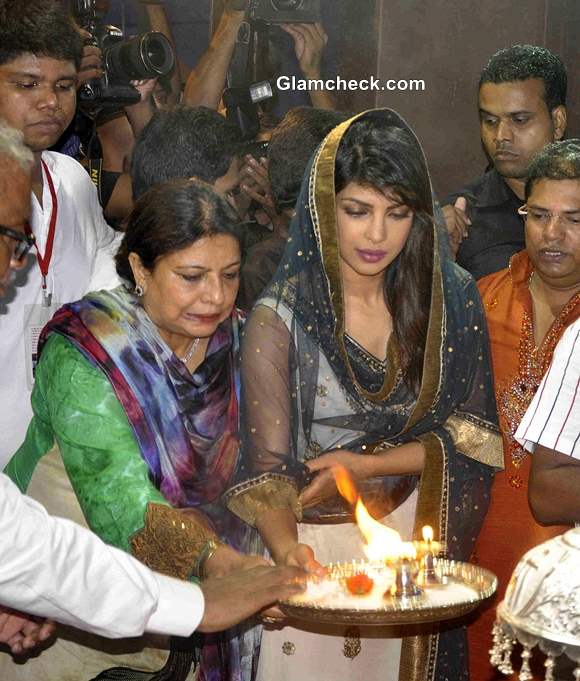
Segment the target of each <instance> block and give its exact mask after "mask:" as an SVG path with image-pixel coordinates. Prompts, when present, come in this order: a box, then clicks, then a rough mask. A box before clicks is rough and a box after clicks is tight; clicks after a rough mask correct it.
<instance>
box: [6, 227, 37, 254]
mask: <svg viewBox="0 0 580 681" xmlns="http://www.w3.org/2000/svg"><path fill="white" fill-rule="evenodd" d="M0 234H3V235H4V236H7V237H8V238H9V239H14V241H16V246H15V247H14V253H13V254H12V258H13V259H14V260H23V259H24V258H25V257H26V255H28V252H29V251H30V249H31V248H32V247H33V246H34V243H35V240H34V236H33V235H32V234H25V233H24V232H17V231H16V230H15V229H10V227H4V225H0Z"/></svg>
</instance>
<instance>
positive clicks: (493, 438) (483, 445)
mask: <svg viewBox="0 0 580 681" xmlns="http://www.w3.org/2000/svg"><path fill="white" fill-rule="evenodd" d="M445 429H446V430H447V432H448V433H449V435H451V438H452V440H453V442H454V443H455V447H456V448H457V449H458V451H460V452H461V453H462V454H464V455H465V456H468V457H470V458H471V459H475V460H476V461H479V462H480V463H484V464H487V465H488V466H493V467H494V468H498V469H503V467H504V462H503V442H502V438H501V435H500V434H499V431H497V430H496V429H495V428H494V427H493V426H492V425H491V424H486V423H485V422H484V421H479V420H477V419H473V420H472V419H468V418H467V417H465V416H459V415H458V414H454V415H453V416H450V417H449V418H448V419H447V421H446V422H445Z"/></svg>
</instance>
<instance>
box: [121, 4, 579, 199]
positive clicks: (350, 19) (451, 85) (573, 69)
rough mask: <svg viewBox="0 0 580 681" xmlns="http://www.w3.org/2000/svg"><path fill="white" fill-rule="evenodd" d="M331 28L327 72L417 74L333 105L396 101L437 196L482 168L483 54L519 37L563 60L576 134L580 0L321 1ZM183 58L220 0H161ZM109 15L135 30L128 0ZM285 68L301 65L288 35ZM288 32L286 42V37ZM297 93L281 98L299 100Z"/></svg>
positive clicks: (192, 52)
mask: <svg viewBox="0 0 580 681" xmlns="http://www.w3.org/2000/svg"><path fill="white" fill-rule="evenodd" d="M322 2H323V10H324V22H325V27H326V30H327V32H328V34H329V38H330V39H329V44H328V48H327V53H326V58H325V73H326V75H328V76H334V75H337V74H338V75H340V76H342V77H343V78H346V79H349V78H364V77H368V76H371V75H374V76H377V77H379V78H381V79H387V78H395V79H399V78H405V79H412V78H417V79H423V80H424V81H425V83H426V89H425V91H424V92H379V93H374V94H373V93H364V92H348V93H343V94H341V95H340V97H339V98H338V101H337V104H338V108H341V109H347V110H353V111H358V110H363V109H365V108H369V107H373V106H391V107H393V108H395V109H397V110H398V111H399V112H400V113H401V114H402V115H403V116H405V118H406V119H407V120H408V121H409V123H410V124H411V125H412V126H413V127H414V128H415V129H416V131H417V133H418V135H419V137H420V139H421V140H422V142H423V144H424V147H425V150H426V153H427V157H428V159H429V164H430V167H431V172H432V175H433V178H434V184H435V189H436V191H437V192H438V194H439V195H440V196H444V195H445V194H447V193H448V192H450V191H452V190H454V189H456V188H459V187H460V186H461V185H462V184H463V183H465V182H466V181H467V180H468V179H470V178H471V177H473V176H475V175H477V174H479V173H480V172H481V171H482V170H483V169H484V168H485V157H484V155H483V152H482V151H481V146H480V142H479V130H478V120H477V80H478V76H479V72H480V70H481V68H482V67H483V65H484V64H485V62H486V61H487V59H488V58H489V57H490V56H491V55H492V54H493V53H494V52H495V51H497V50H498V49H501V48H502V47H507V46H509V45H513V44H515V43H518V42H520V43H521V42H527V43H534V44H538V45H545V46H546V47H548V48H550V49H552V50H554V51H555V52H557V53H558V54H559V55H560V56H561V57H562V58H563V59H564V61H565V63H566V65H567V67H568V76H569V93H570V95H569V128H568V135H569V136H574V135H580V117H579V114H580V71H579V68H578V64H579V63H580V61H579V59H580V41H579V40H578V35H580V0H525V1H524V2H517V1H516V0H322ZM165 4H166V6H167V11H168V15H169V18H170V19H171V22H172V26H173V30H174V33H175V39H176V42H177V48H178V53H179V56H180V58H181V60H182V61H183V62H184V63H186V64H188V65H189V66H193V65H194V64H195V62H196V60H197V59H198V58H199V55H200V54H201V53H202V52H203V50H204V49H205V47H206V46H207V43H208V39H209V35H210V30H211V25H212V20H213V19H214V16H213V15H218V14H219V12H220V11H221V7H222V5H223V0H196V1H195V2H192V1H191V0H165ZM111 5H112V8H111V11H110V13H109V17H108V19H110V21H111V22H113V23H115V22H117V23H120V22H121V20H122V17H123V16H124V17H125V21H126V23H127V25H128V27H129V28H130V29H132V30H136V26H137V23H138V17H137V15H138V11H137V10H136V6H137V5H136V2H135V0H112V2H111ZM280 41H281V44H282V47H283V50H282V52H283V64H282V67H281V70H282V73H284V74H292V73H298V70H297V66H296V60H295V59H294V55H293V50H292V44H291V41H290V39H289V37H288V36H285V35H284V36H283V37H282V38H281V39H280ZM284 41H285V42H284ZM304 101H305V100H304V98H303V96H301V95H296V96H294V97H293V98H290V99H288V100H286V101H285V102H284V103H283V105H284V106H289V105H292V104H299V103H303V102H304Z"/></svg>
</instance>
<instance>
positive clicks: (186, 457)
mask: <svg viewBox="0 0 580 681" xmlns="http://www.w3.org/2000/svg"><path fill="white" fill-rule="evenodd" d="M239 325H240V318H239V317H238V314H237V312H234V313H233V314H232V316H231V317H230V318H229V319H227V320H226V321H225V322H223V323H222V324H221V325H220V326H219V327H218V329H217V331H216V332H215V334H214V335H213V337H212V339H211V340H210V343H209V346H208V349H207V355H206V359H205V361H204V362H203V364H202V365H201V366H200V367H199V369H198V370H197V371H196V372H195V373H193V374H191V373H190V372H189V371H188V369H187V367H186V366H185V365H184V364H183V362H182V361H181V360H180V359H179V358H178V357H177V356H176V355H175V354H174V353H173V351H172V350H171V349H170V348H169V346H168V345H167V344H166V343H165V342H164V341H163V339H162V338H161V336H160V335H159V333H158V331H157V329H156V328H155V326H154V324H153V323H152V322H151V320H150V319H149V317H148V315H147V313H146V312H145V310H144V309H143V307H142V306H141V305H140V303H139V299H138V298H136V297H135V296H133V295H131V294H130V293H128V292H127V291H126V290H125V289H124V288H123V287H119V288H117V289H115V290H114V291H108V292H106V291H101V292H98V293H93V294H90V295H88V296H85V298H83V299H82V300H79V301H77V302H74V303H70V304H69V305H65V306H64V307H62V308H61V309H60V310H59V311H58V312H57V313H56V315H55V316H54V318H53V319H52V321H51V322H50V323H49V324H48V325H47V326H46V328H45V329H44V332H43V334H42V338H41V341H40V348H42V344H43V343H44V341H45V340H46V339H47V337H48V336H49V335H50V334H51V333H60V334H62V335H63V336H65V337H66V338H68V339H69V340H70V341H72V342H73V343H74V345H75V346H76V347H77V348H78V349H79V350H80V351H81V352H82V353H83V355H85V357H87V359H89V361H90V362H91V363H92V364H94V365H95V366H97V367H98V368H99V369H101V370H102V371H103V372H104V373H105V375H106V376H107V378H108V379H109V381H110V383H111V385H112V386H113V389H114V390H115V393H116V395H117V397H118V399H119V401H120V402H121V404H122V405H123V408H124V410H125V413H126V414H127V418H128V419H129V422H130V424H131V426H132V428H133V431H134V433H135V438H136V439H137V442H138V444H139V448H140V450H141V455H142V457H143V459H144V460H145V461H146V462H147V465H148V467H149V470H150V471H151V478H152V480H153V482H154V483H155V486H156V487H158V488H159V490H160V491H161V492H162V493H163V495H164V496H165V498H166V499H167V500H168V501H169V502H170V503H171V504H172V505H173V506H185V507H187V506H195V507H200V506H205V505H206V504H210V503H211V502H214V501H215V500H216V499H219V497H220V496H221V494H222V493H223V492H224V490H225V489H226V488H227V484H228V482H229V481H230V479H231V475H232V472H233V470H234V467H235V464H236V457H237V448H238V437H237V434H238V399H237V394H238V391H239V375H238V371H237V369H236V367H235V359H234V358H235V355H236V354H237V350H238V343H239V340H238V336H239V333H238V331H239Z"/></svg>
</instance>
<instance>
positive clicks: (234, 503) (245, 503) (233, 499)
mask: <svg viewBox="0 0 580 681" xmlns="http://www.w3.org/2000/svg"><path fill="white" fill-rule="evenodd" d="M225 500H226V504H227V507H228V508H229V509H230V511H231V512H232V513H235V514H236V515H237V516H239V517H240V518H241V519H242V520H243V521H244V522H246V523H248V525H252V527H255V525H256V519H257V518H258V516H259V515H261V514H262V513H264V512H265V511H272V510H276V511H282V510H285V509H289V510H291V511H292V512H293V513H294V515H295V516H296V520H297V521H298V522H300V521H301V520H302V504H301V503H300V499H299V495H298V486H297V485H296V483H295V482H294V481H293V480H292V479H291V478H288V477H285V476H283V475H277V474H276V473H264V475H261V476H260V477H259V478H254V479H253V480H248V481H247V482H243V483H240V484H239V485H236V486H235V487H232V488H231V489H230V490H229V491H228V492H227V493H226V495H225Z"/></svg>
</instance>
